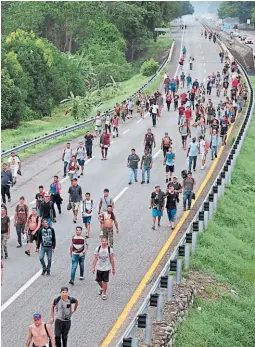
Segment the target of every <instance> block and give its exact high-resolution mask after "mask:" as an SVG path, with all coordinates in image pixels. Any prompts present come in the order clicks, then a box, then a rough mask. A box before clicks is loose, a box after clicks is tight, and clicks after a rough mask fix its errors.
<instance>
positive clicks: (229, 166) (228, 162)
mask: <svg viewBox="0 0 255 347" xmlns="http://www.w3.org/2000/svg"><path fill="white" fill-rule="evenodd" d="M227 166H228V184H231V174H232V170H231V160H230V159H227Z"/></svg>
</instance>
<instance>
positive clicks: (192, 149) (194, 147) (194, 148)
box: [187, 137, 199, 171]
mask: <svg viewBox="0 0 255 347" xmlns="http://www.w3.org/2000/svg"><path fill="white" fill-rule="evenodd" d="M198 149H199V144H198V142H197V140H196V138H195V137H193V139H192V142H190V144H189V147H188V152H187V158H189V159H188V161H189V171H191V167H192V163H193V170H194V171H196V165H197V155H198Z"/></svg>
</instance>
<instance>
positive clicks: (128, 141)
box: [2, 16, 221, 347]
mask: <svg viewBox="0 0 255 347" xmlns="http://www.w3.org/2000/svg"><path fill="white" fill-rule="evenodd" d="M186 23H187V25H188V28H187V30H186V31H185V33H184V35H183V34H182V31H181V30H179V29H178V28H177V27H176V28H175V29H174V30H173V35H174V37H175V39H176V47H175V53H174V59H173V62H172V63H171V67H170V70H169V71H168V72H169V74H170V76H174V75H175V73H177V74H178V75H180V71H177V66H178V57H179V52H180V48H181V47H182V46H183V44H184V45H185V46H186V48H187V52H188V54H187V56H188V57H189V55H191V56H193V57H194V58H195V60H194V68H193V71H192V72H191V76H192V77H193V79H195V78H198V80H199V81H200V82H203V81H204V80H205V78H206V77H207V76H208V74H211V73H212V72H213V71H214V72H217V71H221V65H220V62H219V56H218V54H219V50H218V49H219V48H218V46H217V45H216V44H213V43H209V41H208V40H205V39H204V38H201V37H200V29H201V26H200V25H199V24H198V23H197V22H195V20H193V18H192V17H190V16H187V17H186ZM188 69H189V65H188V63H187V62H186V63H185V66H184V72H185V73H186V74H187V73H188V72H189V71H188ZM215 94H216V91H215V89H214V90H213V92H212V97H213V99H214V100H215V101H217V100H216V98H215ZM177 118H178V116H177V113H176V112H174V111H173V110H172V109H171V111H170V112H169V113H168V112H167V111H166V109H164V111H163V115H162V118H161V119H160V121H159V122H158V124H157V127H156V129H153V133H154V134H155V136H156V142H157V146H156V148H155V149H154V152H153V157H154V164H153V168H152V170H151V183H150V184H145V185H141V184H140V182H141V172H139V183H136V184H132V185H131V186H129V185H128V168H127V167H126V161H127V156H128V155H129V153H130V150H131V148H135V149H136V151H137V154H138V155H140V157H141V156H142V154H143V138H144V134H145V133H146V131H147V129H148V128H149V127H151V126H152V122H151V119H150V116H147V117H146V118H145V119H144V120H142V121H140V118H139V116H136V117H135V118H134V119H133V120H131V121H128V122H127V124H125V125H123V126H122V127H121V131H120V137H119V138H117V139H115V141H113V142H112V146H111V148H110V150H109V158H108V160H107V161H101V160H100V151H99V148H98V147H96V148H95V149H94V154H93V155H94V158H93V159H92V160H91V161H90V162H88V163H87V164H86V165H85V172H84V176H83V177H82V178H81V179H80V180H79V183H80V185H81V186H82V189H83V193H85V192H86V191H89V192H90V193H91V196H92V199H93V200H94V202H95V203H96V205H97V204H98V202H99V199H100V197H101V196H102V192H103V189H104V188H106V187H107V188H109V189H110V195H111V196H112V197H115V199H116V200H117V201H116V210H115V211H116V215H117V218H118V221H119V230H120V234H119V235H116V234H115V235H114V237H115V239H114V241H115V243H114V250H115V254H116V275H115V276H114V277H112V276H111V279H110V285H109V296H108V300H107V301H102V299H101V298H100V296H98V294H97V291H98V287H97V284H96V282H95V279H94V275H93V274H92V271H91V268H92V254H93V251H94V249H95V247H96V246H98V245H99V242H100V240H99V225H98V221H97V212H96V211H95V212H94V215H93V217H92V233H91V238H90V239H89V250H88V252H87V254H86V260H85V280H84V281H82V282H80V281H79V279H78V278H77V280H76V283H75V286H74V287H71V286H70V285H68V282H69V279H70V269H71V261H70V257H69V245H70V240H71V237H72V235H73V234H74V230H75V225H74V224H73V222H72V213H71V212H70V211H67V210H66V205H67V198H68V194H67V190H68V187H69V184H70V182H69V179H67V180H65V181H63V183H62V197H63V199H64V203H63V214H62V215H61V216H57V223H56V224H54V228H55V230H56V238H57V246H56V251H55V254H54V255H53V261H54V263H53V265H52V271H51V276H50V277H42V276H40V271H41V269H40V263H39V259H38V256H37V254H36V253H35V252H34V248H33V251H32V254H31V257H30V258H29V257H27V256H26V255H25V254H24V251H25V247H22V248H21V249H16V244H17V243H16V242H17V238H16V231H15V228H14V226H13V220H12V222H11V223H12V228H11V234H12V235H11V239H10V240H9V242H8V249H9V259H8V260H6V261H4V266H5V268H4V284H3V286H2V305H3V304H4V306H2V345H3V346H6V347H7V346H8V347H12V346H24V345H25V339H26V337H27V327H28V325H29V324H31V320H32V314H33V313H34V312H36V311H40V312H42V315H43V318H44V320H45V321H49V312H50V306H51V303H52V300H53V298H54V297H56V296H57V295H58V294H59V291H60V287H61V286H63V285H68V286H69V288H70V290H71V295H72V296H73V297H76V298H77V299H78V300H79V303H80V305H79V308H78V310H77V312H76V313H75V314H74V316H73V321H72V328H71V331H70V334H69V346H83V347H97V346H100V343H101V342H102V341H103V339H104V337H105V336H106V335H107V332H108V331H109V330H110V328H111V327H112V325H113V323H114V322H115V320H116V319H117V318H118V316H119V315H120V313H121V311H122V310H123V308H124V307H125V305H126V303H127V302H128V300H129V298H130V296H131V295H132V293H133V292H134V290H135V289H136V287H137V286H138V284H139V282H140V281H141V279H142V277H143V276H144V274H145V273H146V271H147V269H148V268H149V267H150V264H151V263H152V262H153V260H154V258H155V257H156V255H157V254H158V252H159V251H160V249H161V247H162V246H163V244H164V243H165V241H166V240H167V238H168V237H169V234H170V230H169V227H168V220H167V216H166V214H165V215H164V217H163V220H162V226H161V227H160V229H159V228H156V231H154V230H152V229H151V210H149V209H148V207H149V201H150V194H151V192H152V191H153V190H154V185H155V184H156V183H160V184H161V187H162V189H163V190H164V189H165V186H166V185H165V170H164V166H163V155H162V152H161V151H160V142H161V139H162V136H163V135H164V132H165V131H168V133H169V135H170V137H171V138H172V139H173V147H174V152H175V153H176V164H175V168H176V170H175V173H176V174H177V175H178V176H179V177H180V172H181V170H183V169H186V168H187V162H186V152H184V151H183V150H182V148H181V137H180V135H179V133H178V127H177ZM193 133H194V134H195V129H193ZM63 147H64V144H63V146H59V145H58V147H56V148H53V149H51V150H48V151H46V152H44V153H43V154H41V155H38V156H35V157H33V158H32V159H30V160H28V161H27V164H26V165H25V166H24V169H23V175H24V176H23V177H22V178H21V179H20V182H19V184H18V185H17V188H15V189H14V190H13V192H12V198H13V200H12V203H11V204H10V205H11V207H10V208H8V214H9V216H12V215H13V211H14V207H15V205H16V202H17V201H18V199H19V197H20V196H21V195H24V196H25V198H26V202H27V203H28V204H29V203H30V202H33V200H34V197H35V194H36V192H37V187H38V185H39V184H43V185H44V186H45V188H46V187H47V188H48V187H49V184H50V182H51V178H52V176H53V175H54V174H56V173H59V175H60V176H61V177H62V170H63V168H62V166H63V164H62V162H61V160H60V158H61V148H63ZM73 147H74V148H76V147H77V144H76V145H75V146H73ZM210 165H211V160H210V158H209V160H208V161H207V168H206V170H204V171H200V170H199V168H200V158H199V162H198V167H197V171H196V172H195V173H194V178H195V180H196V181H197V189H198V187H199V184H200V183H201V182H202V180H203V178H204V177H205V175H206V173H207V171H208V170H209V167H210ZM180 179H181V177H180ZM33 205H34V203H32V204H29V206H30V207H32V206H33ZM181 210H182V204H180V207H179V212H178V218H179V217H180V215H181V213H182V212H181ZM78 224H79V223H78ZM78 224H77V225H78ZM78 275H79V273H78ZM24 285H25V287H24ZM113 345H114V344H113ZM113 345H112V346H113Z"/></svg>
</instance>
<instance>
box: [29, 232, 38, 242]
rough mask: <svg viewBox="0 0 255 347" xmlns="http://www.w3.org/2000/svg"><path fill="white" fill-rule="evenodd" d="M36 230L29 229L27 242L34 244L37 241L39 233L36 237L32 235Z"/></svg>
mask: <svg viewBox="0 0 255 347" xmlns="http://www.w3.org/2000/svg"><path fill="white" fill-rule="evenodd" d="M33 231H34V230H30V229H28V231H27V242H29V243H33V241H34V240H37V232H36V233H35V235H32V232H33Z"/></svg>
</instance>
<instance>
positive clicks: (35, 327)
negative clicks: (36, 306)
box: [26, 313, 55, 347]
mask: <svg viewBox="0 0 255 347" xmlns="http://www.w3.org/2000/svg"><path fill="white" fill-rule="evenodd" d="M31 343H32V347H39V346H43V347H46V346H52V347H53V346H54V347H55V336H54V334H53V331H52V329H51V326H50V324H47V323H45V322H44V321H43V320H42V315H41V313H34V314H33V324H31V325H29V328H28V338H27V340H26V347H29V346H30V344H31ZM49 343H51V345H50V344H49Z"/></svg>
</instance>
